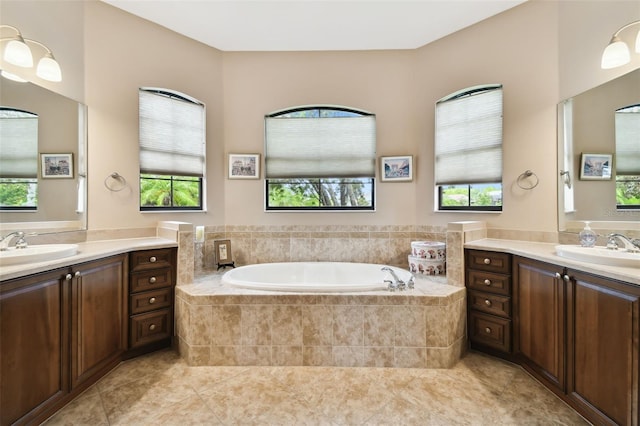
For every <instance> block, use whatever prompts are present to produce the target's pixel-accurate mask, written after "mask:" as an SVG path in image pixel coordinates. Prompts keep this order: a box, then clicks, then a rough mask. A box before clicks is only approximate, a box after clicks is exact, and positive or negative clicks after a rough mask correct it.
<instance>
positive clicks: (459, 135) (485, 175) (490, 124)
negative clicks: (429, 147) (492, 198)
mask: <svg viewBox="0 0 640 426" xmlns="http://www.w3.org/2000/svg"><path fill="white" fill-rule="evenodd" d="M435 133H436V134H435V159H436V160H435V176H436V185H456V184H474V183H494V182H501V181H502V86H500V85H490V86H478V87H473V88H469V89H465V90H463V91H460V92H457V93H455V94H453V95H451V96H448V97H446V98H443V99H441V100H440V101H438V102H437V103H436V132H435Z"/></svg>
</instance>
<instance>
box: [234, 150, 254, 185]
mask: <svg viewBox="0 0 640 426" xmlns="http://www.w3.org/2000/svg"><path fill="white" fill-rule="evenodd" d="M259 178H260V154H229V179H259Z"/></svg>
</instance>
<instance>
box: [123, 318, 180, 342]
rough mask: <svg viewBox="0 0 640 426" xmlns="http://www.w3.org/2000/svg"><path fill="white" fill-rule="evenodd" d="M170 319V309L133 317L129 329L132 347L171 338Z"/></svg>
mask: <svg viewBox="0 0 640 426" xmlns="http://www.w3.org/2000/svg"><path fill="white" fill-rule="evenodd" d="M170 318H171V310H170V309H160V310H158V311H153V312H149V313H146V314H139V315H134V316H132V317H131V319H130V329H129V331H130V333H129V335H130V339H131V347H132V348H135V347H137V346H143V345H146V344H148V343H151V342H155V341H158V340H163V339H168V338H170V337H171V327H170Z"/></svg>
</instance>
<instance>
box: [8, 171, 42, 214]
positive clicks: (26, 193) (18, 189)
mask: <svg viewBox="0 0 640 426" xmlns="http://www.w3.org/2000/svg"><path fill="white" fill-rule="evenodd" d="M37 188H38V181H37V180H36V179H9V178H2V179H0V209H15V208H25V209H35V208H36V207H37V206H38V193H37Z"/></svg>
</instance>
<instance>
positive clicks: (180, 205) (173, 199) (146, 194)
mask: <svg viewBox="0 0 640 426" xmlns="http://www.w3.org/2000/svg"><path fill="white" fill-rule="evenodd" d="M201 191H202V179H201V178H198V177H190V176H163V175H147V174H143V175H141V176H140V206H141V209H142V210H153V209H166V208H177V209H200V208H201V205H200V200H201V196H200V193H201Z"/></svg>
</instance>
